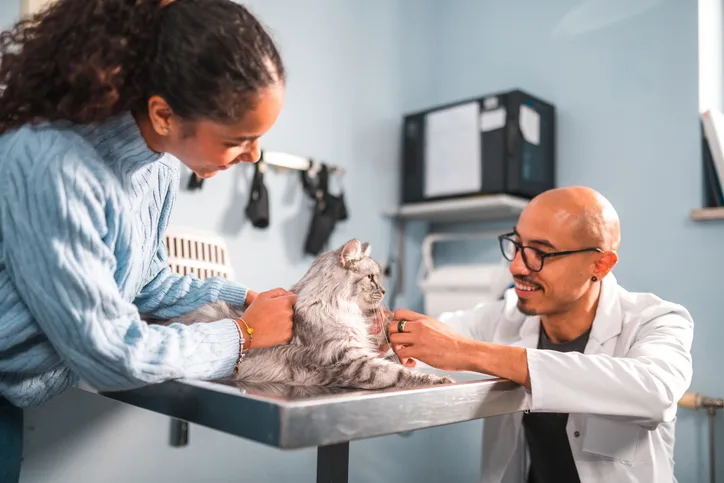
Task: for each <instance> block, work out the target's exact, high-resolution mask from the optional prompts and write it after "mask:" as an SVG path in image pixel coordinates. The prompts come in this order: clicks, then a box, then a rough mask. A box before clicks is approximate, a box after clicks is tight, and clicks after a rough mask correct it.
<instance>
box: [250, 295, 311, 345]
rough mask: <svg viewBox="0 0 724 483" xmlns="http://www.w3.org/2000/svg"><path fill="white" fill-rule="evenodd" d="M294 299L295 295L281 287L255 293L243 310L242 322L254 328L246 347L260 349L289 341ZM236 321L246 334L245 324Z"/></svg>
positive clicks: (295, 299) (295, 298)
mask: <svg viewBox="0 0 724 483" xmlns="http://www.w3.org/2000/svg"><path fill="white" fill-rule="evenodd" d="M247 300H248V295H247ZM296 301H297V296H296V295H294V294H293V293H291V292H289V291H287V290H284V289H283V288H276V289H274V290H269V291H268V292H262V293H260V294H259V295H256V296H255V297H254V298H253V301H252V302H251V304H250V305H249V308H248V309H246V311H245V312H244V322H246V323H247V324H248V325H249V327H251V328H252V329H254V334H253V337H252V340H251V345H249V346H248V347H249V348H250V349H261V348H263V347H272V346H275V345H280V344H286V343H287V342H289V340H290V339H291V338H292V328H293V327H292V326H293V322H292V318H293V316H294V303H295V302H296ZM238 323H239V324H241V325H240V326H239V327H240V328H241V331H242V333H243V334H246V326H244V324H243V322H238Z"/></svg>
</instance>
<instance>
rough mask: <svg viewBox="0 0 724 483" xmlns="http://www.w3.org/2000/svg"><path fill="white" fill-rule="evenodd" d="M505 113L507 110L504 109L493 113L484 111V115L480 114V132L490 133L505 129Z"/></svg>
mask: <svg viewBox="0 0 724 483" xmlns="http://www.w3.org/2000/svg"><path fill="white" fill-rule="evenodd" d="M505 113H506V110H505V108H504V107H501V108H499V109H495V110H492V111H483V113H482V114H480V130H481V131H482V132H488V131H494V130H496V129H502V128H504V127H505Z"/></svg>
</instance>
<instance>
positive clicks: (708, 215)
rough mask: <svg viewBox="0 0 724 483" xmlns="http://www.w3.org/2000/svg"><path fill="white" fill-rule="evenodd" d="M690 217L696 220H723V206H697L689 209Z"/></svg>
mask: <svg viewBox="0 0 724 483" xmlns="http://www.w3.org/2000/svg"><path fill="white" fill-rule="evenodd" d="M691 218H692V219H693V220H696V221H708V220H724V208H719V207H717V208H699V209H697V210H691Z"/></svg>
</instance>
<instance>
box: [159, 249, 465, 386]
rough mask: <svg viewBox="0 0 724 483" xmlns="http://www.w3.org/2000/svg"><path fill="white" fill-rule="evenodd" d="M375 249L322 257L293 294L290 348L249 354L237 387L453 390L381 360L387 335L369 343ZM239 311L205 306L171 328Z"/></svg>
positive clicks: (376, 284) (376, 291)
mask: <svg viewBox="0 0 724 483" xmlns="http://www.w3.org/2000/svg"><path fill="white" fill-rule="evenodd" d="M380 279H381V273H380V266H379V264H378V263H377V262H375V261H374V260H373V259H372V258H370V246H369V244H368V243H361V242H360V241H359V240H351V241H349V242H347V243H345V244H344V245H343V246H342V247H340V248H339V249H337V250H332V251H329V252H326V253H323V254H322V255H319V256H318V257H317V258H316V259H315V260H314V262H313V263H312V265H311V267H310V268H309V270H308V271H307V273H306V274H305V275H304V276H303V277H302V279H301V280H299V282H297V283H296V284H295V285H294V286H293V287H292V288H291V290H290V292H292V293H294V294H296V295H297V301H296V304H295V306H294V307H295V309H294V312H295V314H294V335H293V337H292V339H291V341H290V342H289V343H288V344H285V345H279V346H275V347H269V348H263V349H250V350H249V351H248V352H247V354H246V356H245V357H244V358H243V359H242V361H241V363H240V364H239V367H238V374H237V376H235V379H236V380H239V381H244V382H248V383H269V382H276V383H285V384H293V385H310V386H315V385H316V386H332V387H340V388H355V389H383V388H390V387H413V386H421V385H432V384H445V383H451V382H453V380H452V379H450V378H448V377H440V376H436V375H433V374H426V373H422V372H417V371H414V370H412V369H409V368H407V367H404V366H403V365H401V364H399V363H397V362H393V361H391V360H388V359H385V358H382V357H380V355H379V351H378V348H379V347H380V345H381V344H382V343H383V342H384V340H385V335H384V331H382V332H380V333H379V334H377V335H370V333H369V332H370V330H369V328H370V324H371V323H373V321H374V320H375V316H376V315H377V314H378V313H380V311H381V308H380V304H381V302H382V299H383V298H384V294H385V290H384V288H383V287H382V285H381V283H380ZM242 313H243V311H242V310H241V309H240V308H236V307H232V306H230V305H228V304H226V303H215V304H212V305H207V306H204V307H202V308H200V309H199V310H196V311H194V312H191V313H189V314H186V315H184V316H182V317H180V318H176V319H172V320H168V321H165V323H173V322H180V323H183V324H192V323H197V322H210V321H214V320H220V319H224V318H231V319H236V318H239V317H240V316H241V315H242Z"/></svg>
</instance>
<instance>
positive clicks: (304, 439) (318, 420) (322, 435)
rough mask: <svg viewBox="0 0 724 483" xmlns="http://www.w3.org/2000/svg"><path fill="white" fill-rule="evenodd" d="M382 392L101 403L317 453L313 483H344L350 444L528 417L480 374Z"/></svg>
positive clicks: (511, 389)
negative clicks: (455, 425) (499, 418)
mask: <svg viewBox="0 0 724 483" xmlns="http://www.w3.org/2000/svg"><path fill="white" fill-rule="evenodd" d="M451 375H452V377H453V378H454V379H455V380H456V381H459V382H456V383H455V384H450V385H443V386H431V387H424V388H415V389H392V390H383V391H356V390H355V391H352V390H340V389H330V388H323V387H290V386H280V385H257V386H254V385H230V384H222V383H212V382H202V381H185V380H182V381H174V382H167V383H162V384H156V385H152V386H147V387H144V388H141V389H135V390H132V391H123V392H112V393H102V395H103V396H106V397H109V398H111V399H114V400H117V401H121V402H124V403H127V404H131V405H133V406H136V407H139V408H143V409H147V410H151V411H154V412H157V413H160V414H164V415H167V416H170V417H172V418H176V419H179V420H182V421H187V422H188V423H192V424H198V425H202V426H206V427H208V428H213V429H216V430H219V431H223V432H225V433H229V434H232V435H236V436H240V437H242V438H246V439H249V440H252V441H256V442H258V443H263V444H266V445H269V446H273V447H276V448H280V449H298V448H308V447H315V446H316V447H317V482H318V483H346V482H347V480H348V467H349V443H350V441H354V440H359V439H364V438H370V437H374V436H382V435H387V434H394V433H403V432H407V431H412V430H419V429H424V428H430V427H433V426H440V425H444V424H451V423H458V422H462V421H470V420H474V419H480V418H486V417H490V416H496V415H500V414H507V413H512V412H517V411H523V410H525V409H527V400H526V395H525V389H524V388H523V387H521V386H518V385H517V384H515V383H512V382H509V381H505V380H500V379H491V378H485V376H482V375H479V374H468V373H464V374H460V373H454V374H451Z"/></svg>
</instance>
